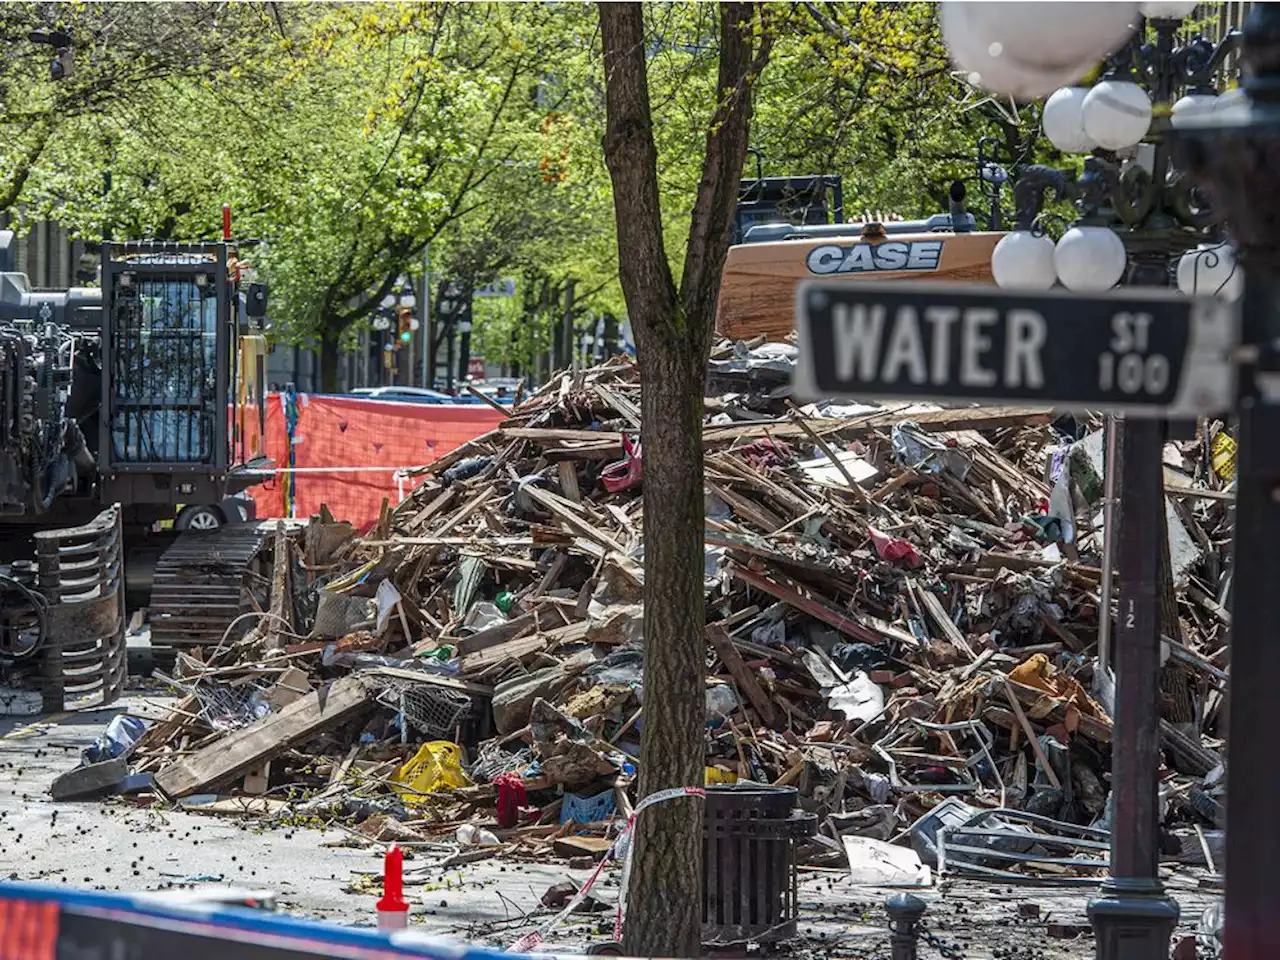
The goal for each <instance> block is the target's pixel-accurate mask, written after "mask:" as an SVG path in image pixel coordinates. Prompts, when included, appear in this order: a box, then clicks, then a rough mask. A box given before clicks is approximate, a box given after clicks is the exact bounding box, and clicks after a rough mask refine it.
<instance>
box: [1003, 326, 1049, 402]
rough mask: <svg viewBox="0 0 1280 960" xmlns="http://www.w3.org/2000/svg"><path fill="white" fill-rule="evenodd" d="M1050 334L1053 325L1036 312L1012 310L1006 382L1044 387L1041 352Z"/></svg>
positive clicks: (1007, 335) (1006, 347) (1006, 345)
mask: <svg viewBox="0 0 1280 960" xmlns="http://www.w3.org/2000/svg"><path fill="white" fill-rule="evenodd" d="M1048 335H1049V325H1048V324H1047V323H1045V322H1044V317H1042V316H1040V314H1038V313H1036V312H1035V311H1034V310H1010V311H1009V317H1008V329H1007V330H1006V331H1005V335H1004V383H1005V386H1007V387H1024V386H1025V387H1030V388H1031V389H1033V390H1035V389H1039V388H1040V387H1043V386H1044V367H1043V366H1041V364H1040V349H1041V348H1042V347H1043V346H1044V340H1045V337H1047V336H1048Z"/></svg>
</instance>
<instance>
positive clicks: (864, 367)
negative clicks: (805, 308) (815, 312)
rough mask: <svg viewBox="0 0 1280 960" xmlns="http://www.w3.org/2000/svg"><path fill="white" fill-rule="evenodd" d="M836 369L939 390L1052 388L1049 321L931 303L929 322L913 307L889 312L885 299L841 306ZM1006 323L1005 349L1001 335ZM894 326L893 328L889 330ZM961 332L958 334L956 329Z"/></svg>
mask: <svg viewBox="0 0 1280 960" xmlns="http://www.w3.org/2000/svg"><path fill="white" fill-rule="evenodd" d="M831 319H832V331H833V341H834V343H833V346H834V349H835V358H834V359H835V373H836V376H837V377H838V378H839V379H841V380H859V381H862V382H864V383H873V382H876V381H879V382H881V383H900V382H906V383H911V384H915V385H917V386H919V385H924V384H930V385H932V386H935V387H945V386H949V385H953V384H954V385H958V386H964V387H976V388H990V387H994V386H996V385H997V384H998V383H1000V384H1002V385H1003V386H1004V387H1005V388H1010V389H1014V388H1016V389H1031V390H1037V389H1041V388H1043V387H1044V360H1043V357H1042V356H1041V353H1042V351H1043V349H1044V345H1045V341H1046V340H1047V339H1048V335H1049V325H1048V323H1047V322H1046V321H1045V319H1044V317H1043V316H1041V315H1040V314H1039V313H1037V312H1036V311H1034V310H1026V309H1014V310H1010V311H1008V313H1007V314H1005V315H1003V317H1002V315H1001V313H1000V311H999V310H997V309H995V308H993V307H968V308H965V309H963V310H962V309H961V308H960V307H949V306H932V307H926V308H925V310H924V315H923V321H924V323H923V325H922V324H921V319H922V318H921V316H920V313H919V311H917V309H916V308H915V307H913V306H910V305H903V306H901V307H898V309H897V311H896V312H895V313H894V315H893V316H892V317H889V316H888V315H887V313H886V311H885V308H884V306H883V305H881V304H874V305H872V306H867V305H866V304H861V303H855V304H846V303H835V304H833V305H832V308H831ZM1001 319H1003V320H1004V326H1005V333H1004V353H1003V356H1000V355H999V353H998V352H997V350H996V348H995V343H994V338H993V333H994V332H995V330H996V329H997V325H998V324H999V323H1000V322H1001ZM886 326H887V327H888V329H887V330H886ZM953 331H954V333H953ZM953 335H954V336H958V337H959V340H958V347H959V351H958V352H959V359H960V362H959V367H958V369H954V370H953V367H952V362H951V357H952V337H953Z"/></svg>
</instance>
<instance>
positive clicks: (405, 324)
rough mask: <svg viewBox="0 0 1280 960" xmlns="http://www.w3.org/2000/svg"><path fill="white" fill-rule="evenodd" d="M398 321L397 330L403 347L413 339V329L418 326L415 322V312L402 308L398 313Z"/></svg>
mask: <svg viewBox="0 0 1280 960" xmlns="http://www.w3.org/2000/svg"><path fill="white" fill-rule="evenodd" d="M396 318H397V321H398V324H397V330H398V331H399V334H400V336H399V338H398V339H399V341H400V344H401V345H402V346H403V345H405V344H407V343H409V342H410V341H411V340H412V339H413V328H414V327H415V326H416V324H415V323H414V322H413V311H412V310H411V309H409V308H408V307H401V308H400V309H399V310H398V311H396Z"/></svg>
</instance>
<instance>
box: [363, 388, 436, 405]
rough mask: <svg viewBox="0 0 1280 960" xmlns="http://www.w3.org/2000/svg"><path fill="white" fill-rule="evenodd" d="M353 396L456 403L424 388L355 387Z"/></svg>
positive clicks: (415, 401) (373, 398) (372, 398)
mask: <svg viewBox="0 0 1280 960" xmlns="http://www.w3.org/2000/svg"><path fill="white" fill-rule="evenodd" d="M351 393H352V395H353V396H357V397H364V398H366V399H371V400H406V401H409V402H412V403H457V402H458V398H457V397H451V396H449V394H447V393H441V392H440V391H439V390H428V389H427V388H426V387H356V388H355V389H354V390H352V391H351Z"/></svg>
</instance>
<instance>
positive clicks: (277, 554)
mask: <svg viewBox="0 0 1280 960" xmlns="http://www.w3.org/2000/svg"><path fill="white" fill-rule="evenodd" d="M272 550H273V558H272V566H271V611H270V615H269V616H268V618H267V640H266V644H267V649H268V650H278V649H280V648H281V647H283V646H284V635H283V633H282V632H281V628H283V629H284V630H289V629H290V628H291V626H292V625H291V624H290V623H289V621H288V619H287V616H288V608H287V605H286V601H287V600H288V598H289V597H290V595H291V594H290V591H289V541H288V538H287V537H286V536H285V527H284V521H283V520H277V521H276V538H275V545H274V546H273V547H272Z"/></svg>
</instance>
